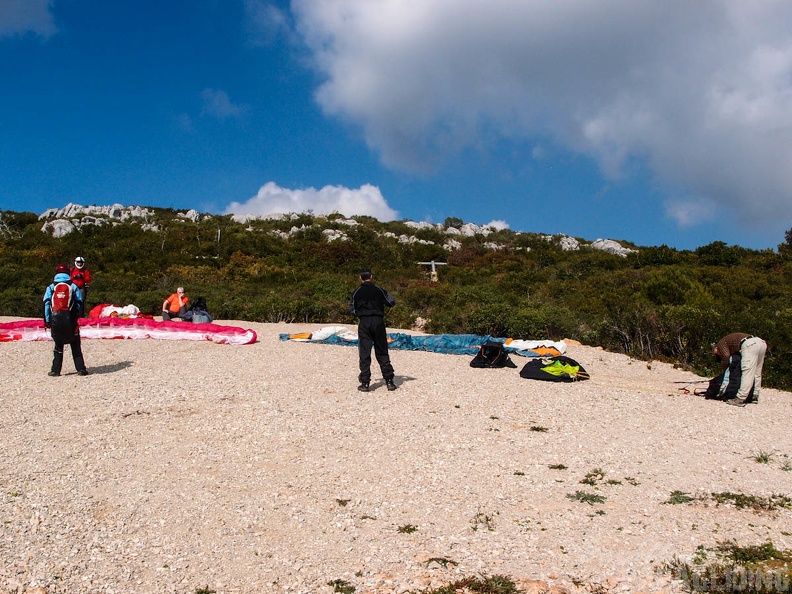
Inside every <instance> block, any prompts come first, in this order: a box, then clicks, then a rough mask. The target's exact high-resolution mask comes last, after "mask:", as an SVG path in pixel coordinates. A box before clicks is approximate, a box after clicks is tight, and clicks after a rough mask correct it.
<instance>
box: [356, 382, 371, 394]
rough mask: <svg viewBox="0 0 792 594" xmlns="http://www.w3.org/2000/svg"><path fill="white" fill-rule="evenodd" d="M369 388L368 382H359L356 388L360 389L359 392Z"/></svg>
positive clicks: (366, 390)
mask: <svg viewBox="0 0 792 594" xmlns="http://www.w3.org/2000/svg"><path fill="white" fill-rule="evenodd" d="M369 389H370V388H369V383H368V382H360V385H359V386H358V390H360V391H361V392H368V391H369Z"/></svg>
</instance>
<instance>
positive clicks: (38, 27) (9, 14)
mask: <svg viewBox="0 0 792 594" xmlns="http://www.w3.org/2000/svg"><path fill="white" fill-rule="evenodd" d="M51 3H52V2H51V0H0V37H3V36H8V35H21V34H24V33H35V34H36V35H41V36H42V37H49V36H50V35H52V34H53V33H55V32H56V30H57V29H56V27H55V21H54V20H53V18H52V13H51V12H50V10H49V8H50V4H51Z"/></svg>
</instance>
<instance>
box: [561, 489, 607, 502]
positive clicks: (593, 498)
mask: <svg viewBox="0 0 792 594" xmlns="http://www.w3.org/2000/svg"><path fill="white" fill-rule="evenodd" d="M567 499H571V500H572V501H580V502H581V503H588V504H589V505H594V504H595V503H605V496H604V495H597V494H595V493H586V492H585V491H575V492H574V493H568V494H567Z"/></svg>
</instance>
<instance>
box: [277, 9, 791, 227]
mask: <svg viewBox="0 0 792 594" xmlns="http://www.w3.org/2000/svg"><path fill="white" fill-rule="evenodd" d="M292 10H293V13H294V16H295V20H296V24H295V26H296V31H297V32H298V33H299V34H300V35H301V37H302V39H303V41H304V42H305V44H306V45H307V46H308V47H309V48H310V50H311V51H312V53H313V56H314V60H315V65H316V68H317V69H318V70H319V71H320V73H321V74H322V75H323V76H324V77H325V78H324V82H323V83H322V85H321V86H320V88H319V89H318V91H317V95H316V97H317V100H318V102H319V104H320V105H321V107H322V109H323V110H324V111H325V113H327V114H329V115H332V116H336V117H339V118H342V119H344V120H345V121H349V122H352V123H354V124H355V125H357V126H359V127H360V129H361V130H362V132H363V134H364V136H365V139H366V141H367V143H368V144H369V146H370V147H371V148H372V149H374V150H376V151H377V152H379V153H380V155H381V158H382V160H383V162H384V163H385V164H387V165H389V166H391V167H395V168H400V169H404V170H407V171H413V172H419V171H426V170H431V169H432V168H433V167H437V166H438V165H439V164H440V163H441V162H442V161H443V160H444V159H448V158H449V157H451V156H453V155H454V154H456V153H458V152H460V151H462V150H464V149H465V148H467V147H471V146H473V147H476V146H482V145H484V144H486V143H487V142H489V141H490V140H489V139H492V138H495V139H498V138H512V139H514V138H517V139H526V140H529V141H535V140H536V139H537V138H543V139H549V140H551V141H553V142H555V143H557V144H558V145H560V146H563V147H565V148H567V149H572V150H574V151H578V152H581V153H583V154H587V155H590V156H591V157H593V158H595V159H596V160H597V161H598V163H599V164H600V167H601V169H602V171H603V172H604V174H605V175H606V176H609V177H618V176H620V175H623V174H624V170H625V169H626V168H625V167H624V165H625V163H626V162H627V160H632V159H635V158H639V159H642V160H644V161H645V163H646V165H647V166H648V167H649V168H650V170H651V171H652V173H653V175H654V177H655V179H656V181H657V182H658V185H660V186H661V187H666V188H675V189H682V190H684V191H685V192H686V193H688V194H691V195H694V196H698V197H700V198H702V199H709V200H711V201H714V202H716V203H718V204H720V205H721V206H725V207H728V208H730V209H732V210H733V211H734V212H735V213H736V214H737V218H738V219H739V220H741V221H742V222H743V223H745V224H748V225H750V224H752V223H757V224H758V223H762V222H765V223H766V222H768V221H774V220H777V219H778V218H779V217H784V218H786V219H790V218H792V200H790V189H792V28H791V27H789V23H790V22H792V2H789V1H788V0H762V1H761V2H746V1H745V0H718V1H708V0H702V1H701V2H690V1H689V0H666V1H663V2H658V1H657V0H571V1H568V2H548V1H547V0H493V1H492V2H481V1H480V0H378V1H377V2H372V1H371V0H324V1H322V2H316V1H314V0H293V2H292ZM533 144H534V142H529V143H528V145H529V146H530V145H533ZM533 156H534V158H541V156H542V155H541V152H540V153H537V154H534V155H533ZM684 218H685V217H684V216H682V217H680V219H679V220H682V219H684Z"/></svg>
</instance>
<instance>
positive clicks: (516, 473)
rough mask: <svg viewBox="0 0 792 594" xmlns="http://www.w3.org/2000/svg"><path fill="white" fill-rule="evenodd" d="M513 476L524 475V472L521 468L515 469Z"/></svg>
mask: <svg viewBox="0 0 792 594" xmlns="http://www.w3.org/2000/svg"><path fill="white" fill-rule="evenodd" d="M514 476H525V473H524V472H523V471H522V470H515V471H514Z"/></svg>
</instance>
